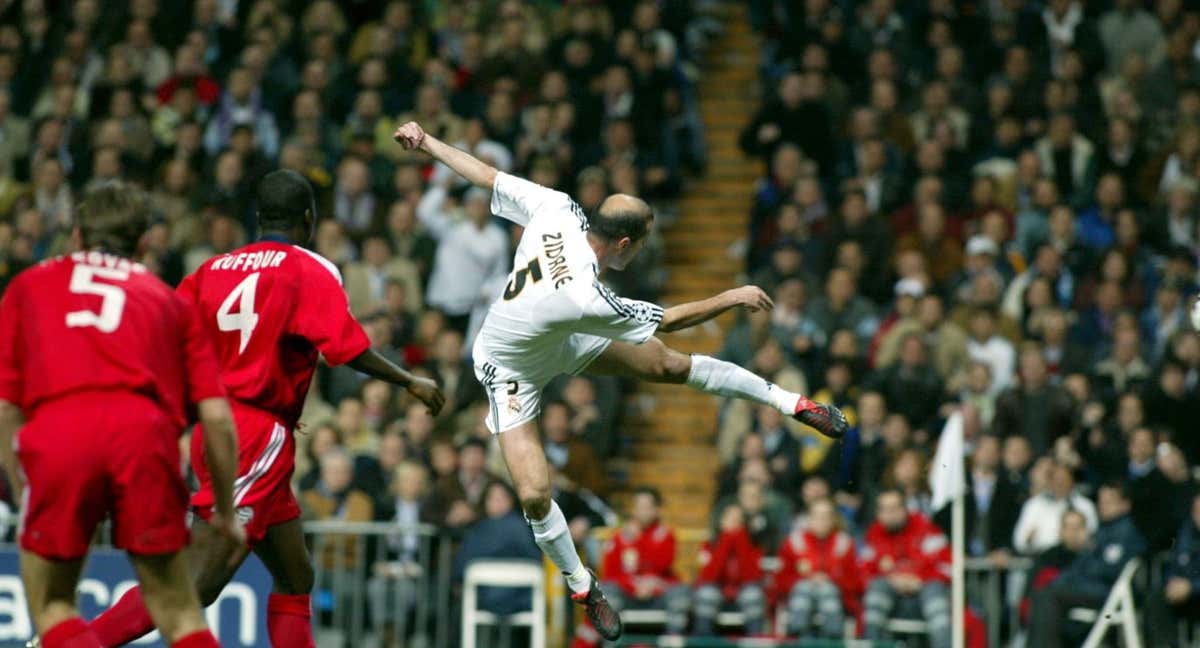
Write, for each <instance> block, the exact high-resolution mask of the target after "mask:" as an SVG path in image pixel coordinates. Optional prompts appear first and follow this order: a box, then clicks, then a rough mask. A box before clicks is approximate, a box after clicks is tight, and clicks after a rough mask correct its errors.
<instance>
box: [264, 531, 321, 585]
mask: <svg viewBox="0 0 1200 648" xmlns="http://www.w3.org/2000/svg"><path fill="white" fill-rule="evenodd" d="M254 553H255V554H256V555H257V556H258V557H259V559H260V560H262V562H263V565H265V566H266V568H267V571H269V572H271V577H272V578H273V579H274V581H275V591H276V592H278V593H280V594H308V593H309V592H311V591H312V588H313V566H312V556H311V555H310V554H309V552H308V545H306V544H305V542H304V529H303V526H302V525H301V522H300V520H299V519H298V518H297V519H293V520H289V521H287V522H282V523H280V524H274V525H271V527H270V528H268V529H267V534H266V536H264V537H263V540H262V542H259V543H258V544H257V545H255V547H254Z"/></svg>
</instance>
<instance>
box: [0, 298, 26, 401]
mask: <svg viewBox="0 0 1200 648" xmlns="http://www.w3.org/2000/svg"><path fill="white" fill-rule="evenodd" d="M22 285H23V284H22V282H21V281H20V278H19V277H18V278H17V279H16V280H14V281H13V282H12V283H10V284H9V286H8V290H7V291H5V293H4V295H3V297H0V400H5V401H8V402H10V403H12V404H14V405H21V398H22V388H21V357H20V348H21V336H20V322H21V299H20V298H19V297H18V296H17V294H18V292H19V291H20V289H21V286H22Z"/></svg>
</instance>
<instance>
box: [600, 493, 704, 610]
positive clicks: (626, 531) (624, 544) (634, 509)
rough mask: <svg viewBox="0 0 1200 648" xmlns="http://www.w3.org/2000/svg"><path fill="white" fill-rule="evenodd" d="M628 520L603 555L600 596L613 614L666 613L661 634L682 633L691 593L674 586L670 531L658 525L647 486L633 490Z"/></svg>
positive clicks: (656, 505)
mask: <svg viewBox="0 0 1200 648" xmlns="http://www.w3.org/2000/svg"><path fill="white" fill-rule="evenodd" d="M633 493H634V494H633V499H632V502H631V504H630V508H629V520H628V521H627V522H626V524H625V526H624V527H622V528H621V529H620V530H619V531H617V532H616V533H615V534H613V537H612V540H610V541H609V544H608V546H607V547H606V548H605V551H604V580H605V583H606V584H607V585H608V587H605V590H604V591H605V592H606V593H607V594H608V597H609V601H610V602H611V603H612V605H613V608H614V609H616V610H617V611H621V610H626V609H644V608H652V609H662V608H665V609H666V611H667V632H670V633H671V634H682V633H683V632H684V631H685V630H687V621H688V617H687V615H688V608H689V607H690V605H691V592H690V591H689V589H688V587H687V586H686V585H682V584H681V583H680V580H679V577H678V576H676V574H675V571H674V568H673V565H674V564H675V532H674V531H672V530H671V529H670V528H669V527H667V526H666V525H665V524H663V523H662V520H661V518H660V515H661V511H662V495H660V494H659V492H658V491H657V490H655V489H654V488H650V487H641V488H637V489H635V490H634V492H633Z"/></svg>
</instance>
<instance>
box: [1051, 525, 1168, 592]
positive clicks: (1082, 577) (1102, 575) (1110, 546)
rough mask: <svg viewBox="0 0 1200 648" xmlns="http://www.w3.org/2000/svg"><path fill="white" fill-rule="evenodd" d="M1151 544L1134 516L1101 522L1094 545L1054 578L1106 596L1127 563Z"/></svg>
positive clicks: (1080, 590) (1084, 590)
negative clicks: (1134, 520) (1140, 529)
mask: <svg viewBox="0 0 1200 648" xmlns="http://www.w3.org/2000/svg"><path fill="white" fill-rule="evenodd" d="M1148 548H1149V545H1148V544H1147V543H1146V538H1145V536H1143V535H1142V532H1141V531H1139V530H1138V528H1137V525H1135V524H1134V522H1133V518H1132V517H1131V516H1128V515H1123V516H1121V517H1119V518H1117V519H1115V520H1110V521H1108V522H1101V523H1100V528H1099V529H1097V530H1096V535H1095V537H1094V538H1093V540H1092V548H1091V549H1090V550H1088V551H1085V552H1084V553H1082V554H1080V555H1079V557H1077V558H1076V559H1075V560H1074V561H1072V562H1071V564H1070V565H1069V566H1068V567H1067V568H1066V569H1065V570H1063V573H1062V574H1061V575H1060V576H1059V577H1058V580H1056V581H1055V582H1056V583H1058V582H1063V583H1069V584H1070V586H1071V588H1072V589H1075V590H1077V591H1078V592H1079V593H1080V594H1084V595H1088V596H1094V597H1095V598H1098V599H1103V598H1104V597H1105V596H1107V595H1108V590H1109V589H1111V588H1112V586H1113V583H1115V582H1117V577H1118V576H1120V575H1121V570H1122V569H1124V567H1125V563H1126V562H1128V561H1129V560H1130V559H1132V558H1137V557H1139V556H1141V555H1142V554H1144V553H1146V550H1147V549H1148Z"/></svg>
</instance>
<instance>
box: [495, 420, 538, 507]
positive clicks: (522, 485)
mask: <svg viewBox="0 0 1200 648" xmlns="http://www.w3.org/2000/svg"><path fill="white" fill-rule="evenodd" d="M498 436H499V439H500V451H501V453H503V455H504V462H505V464H507V465H508V473H509V475H510V476H511V477H512V483H513V487H514V488H516V490H517V498H518V499H520V500H521V507H522V508H523V509H525V514H526V515H527V516H528V517H529V518H530V519H541V518H543V517H545V516H546V514H547V513H549V512H550V509H549V507H550V468H549V466H548V465H547V463H546V452H545V450H544V449H543V448H542V440H541V437H540V435H539V434H538V427H537V422H536V421H532V420H531V421H526V422H525V423H522V424H520V425H518V426H516V427H514V428H510V429H508V430H505V431H504V432H502V433H500V434H499V435H498Z"/></svg>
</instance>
